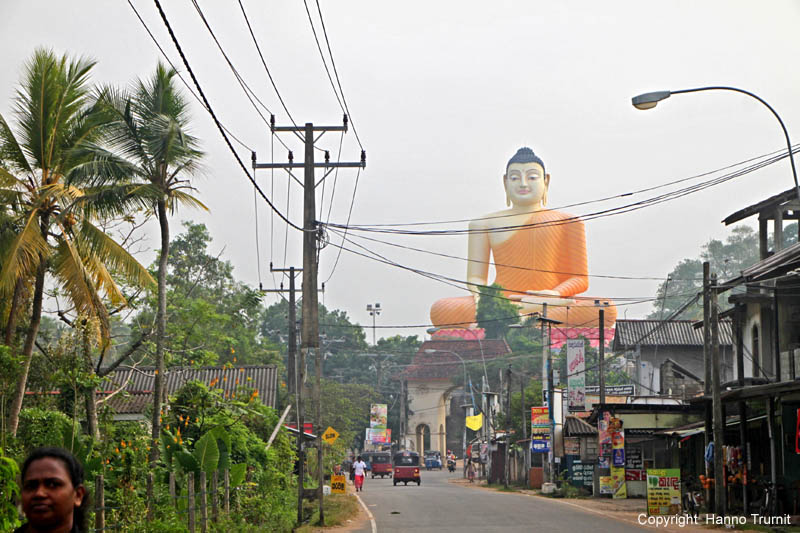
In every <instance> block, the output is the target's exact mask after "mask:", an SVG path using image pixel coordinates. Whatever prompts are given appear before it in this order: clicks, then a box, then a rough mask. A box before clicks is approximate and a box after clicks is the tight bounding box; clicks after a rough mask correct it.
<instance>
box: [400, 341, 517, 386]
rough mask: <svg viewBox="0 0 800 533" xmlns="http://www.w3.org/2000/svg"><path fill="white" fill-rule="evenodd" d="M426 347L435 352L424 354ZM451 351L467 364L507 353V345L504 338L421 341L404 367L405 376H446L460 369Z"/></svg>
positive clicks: (442, 377)
mask: <svg viewBox="0 0 800 533" xmlns="http://www.w3.org/2000/svg"><path fill="white" fill-rule="evenodd" d="M426 350H437V351H436V352H435V353H426ZM451 352H455V353H457V354H458V355H460V356H461V358H462V359H463V360H464V362H465V363H467V364H469V363H476V362H481V361H483V360H484V359H486V360H489V359H495V358H497V357H499V356H501V355H505V354H507V353H511V348H509V347H508V344H507V343H506V341H505V339H485V340H480V341H479V340H445V339H443V340H436V339H434V340H430V341H425V342H423V343H422V346H420V347H419V351H417V354H416V355H415V356H414V360H413V361H412V363H411V366H409V367H408V368H407V369H406V371H405V376H406V379H409V380H414V379H450V378H451V377H452V376H453V375H454V373H455V374H457V373H460V372H461V360H460V359H459V358H458V357H457V356H456V355H453V353H451Z"/></svg>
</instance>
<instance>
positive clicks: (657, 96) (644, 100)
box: [631, 91, 672, 110]
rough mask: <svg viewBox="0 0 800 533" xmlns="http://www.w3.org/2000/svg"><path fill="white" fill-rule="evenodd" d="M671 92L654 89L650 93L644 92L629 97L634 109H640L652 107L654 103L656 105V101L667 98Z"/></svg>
mask: <svg viewBox="0 0 800 533" xmlns="http://www.w3.org/2000/svg"><path fill="white" fill-rule="evenodd" d="M671 94H672V93H670V92H669V91H655V92H652V93H644V94H640V95H639V96H634V97H633V98H632V99H631V103H632V104H633V107H635V108H636V109H641V110H645V109H652V108H654V107H655V106H656V105H658V103H659V102H660V101H661V100H666V99H667V98H669V97H670V95H671Z"/></svg>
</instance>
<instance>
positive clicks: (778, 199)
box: [722, 188, 797, 226]
mask: <svg viewBox="0 0 800 533" xmlns="http://www.w3.org/2000/svg"><path fill="white" fill-rule="evenodd" d="M795 198H797V189H794V188H792V189H788V190H786V191H783V192H782V193H778V194H776V195H775V196H770V197H769V198H767V199H766V200H761V201H760V202H758V203H755V204H753V205H749V206H747V207H745V208H743V209H740V210H738V211H736V212H735V213H733V214H732V215H728V216H727V217H726V218H725V220H723V221H722V222H723V223H724V224H725V225H726V226H729V225H730V224H733V223H734V222H739V221H740V220H744V219H745V218H747V217H751V216H753V215H755V214H758V213H760V212H761V211H764V210H765V209H773V208H775V207H777V206H779V205H781V204H783V203H786V202H788V201H790V200H794V199H795Z"/></svg>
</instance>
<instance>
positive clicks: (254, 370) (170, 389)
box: [97, 365, 278, 413]
mask: <svg viewBox="0 0 800 533" xmlns="http://www.w3.org/2000/svg"><path fill="white" fill-rule="evenodd" d="M165 375H166V378H167V379H166V388H167V394H174V393H175V391H177V390H178V389H179V388H181V387H182V386H183V385H184V384H185V383H186V382H188V381H195V380H197V381H201V382H203V383H205V384H209V383H211V381H213V380H214V379H217V383H216V384H215V385H214V387H215V388H219V389H222V390H223V391H224V394H225V395H226V396H229V395H230V394H231V393H232V392H235V391H236V390H237V389H255V390H257V391H258V399H259V400H261V403H263V404H264V405H268V406H270V407H275V393H276V389H277V386H278V369H277V367H276V366H275V365H254V366H242V367H233V368H223V367H203V368H170V369H168V370H167V372H166V374H165ZM126 383H127V385H126V386H125V389H124V390H125V392H128V393H133V394H132V395H131V396H130V397H129V399H128V400H126V401H127V402H128V403H131V402H138V401H141V400H139V397H140V396H141V395H142V394H143V393H144V394H148V395H150V394H152V392H153V388H154V383H155V373H154V368H153V367H139V368H136V369H130V368H124V369H120V370H117V371H116V372H113V373H111V374H109V375H108V376H107V377H106V378H105V379H104V380H103V381H102V383H101V384H100V386H98V387H97V390H98V393H100V394H102V393H109V392H112V391H115V390H117V389H119V388H120V386H122V385H124V384H126ZM134 396H135V397H136V400H134V399H133V397H134ZM110 402H111V403H112V405H118V407H120V409H123V410H127V411H125V412H129V413H130V412H134V411H129V410H128V409H131V408H133V407H132V406H128V405H127V404H126V405H125V406H123V405H121V404H122V403H123V400H122V399H120V400H117V399H116V397H115V398H114V399H112V400H110ZM117 412H122V411H117Z"/></svg>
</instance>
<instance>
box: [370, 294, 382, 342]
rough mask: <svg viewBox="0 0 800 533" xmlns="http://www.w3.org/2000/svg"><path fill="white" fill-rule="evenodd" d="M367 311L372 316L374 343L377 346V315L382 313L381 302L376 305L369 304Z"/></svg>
mask: <svg viewBox="0 0 800 533" xmlns="http://www.w3.org/2000/svg"><path fill="white" fill-rule="evenodd" d="M367 311H369V314H370V316H372V345H373V346H377V343H376V342H375V316H376V315H379V314H381V304H378V303H376V304H375V306H374V307H373V305H372V304H367Z"/></svg>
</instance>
